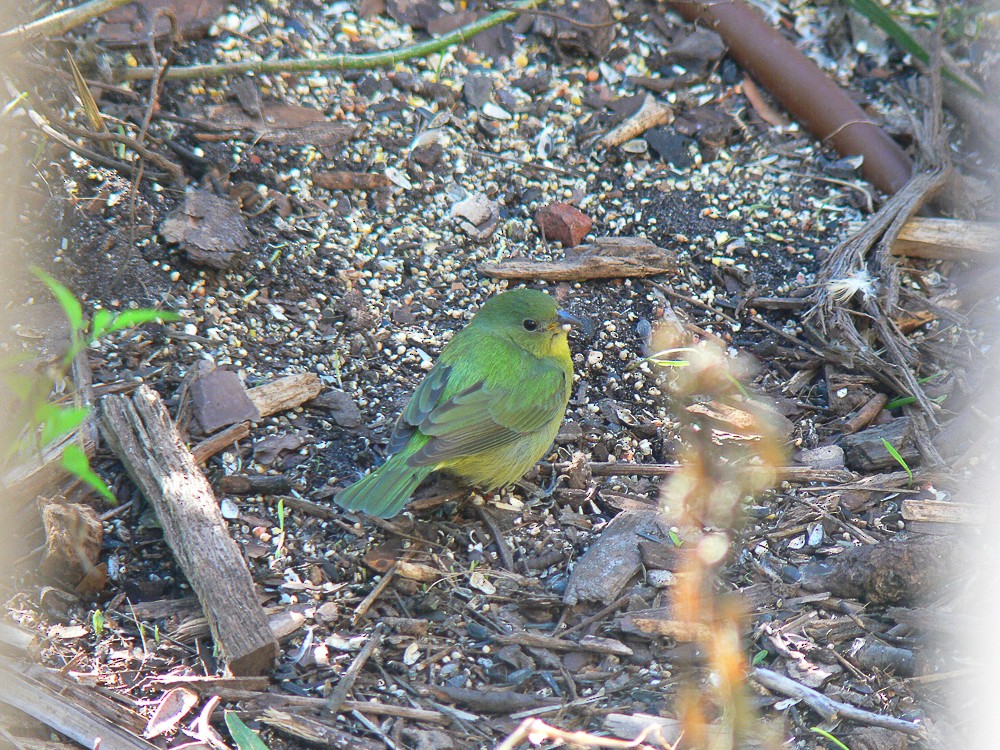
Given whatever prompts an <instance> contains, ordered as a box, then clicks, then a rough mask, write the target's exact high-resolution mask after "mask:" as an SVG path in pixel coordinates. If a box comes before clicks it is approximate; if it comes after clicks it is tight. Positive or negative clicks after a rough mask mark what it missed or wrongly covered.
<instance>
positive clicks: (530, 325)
mask: <svg viewBox="0 0 1000 750" xmlns="http://www.w3.org/2000/svg"><path fill="white" fill-rule="evenodd" d="M537 328H538V323H536V322H535V321H533V320H526V321H524V330H526V331H534V330H536V329H537Z"/></svg>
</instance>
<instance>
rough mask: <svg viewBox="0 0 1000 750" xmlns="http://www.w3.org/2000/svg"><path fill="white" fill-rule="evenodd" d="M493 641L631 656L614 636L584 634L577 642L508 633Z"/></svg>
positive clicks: (501, 643) (630, 650) (506, 644)
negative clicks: (603, 636) (601, 636)
mask: <svg viewBox="0 0 1000 750" xmlns="http://www.w3.org/2000/svg"><path fill="white" fill-rule="evenodd" d="M493 641H494V642H495V643H499V644H500V645H504V646H509V645H514V646H525V647H528V648H539V649H542V648H544V649H549V650H552V651H591V652H593V653H596V654H612V655H614V656H631V655H632V649H630V648H629V647H628V646H626V645H625V644H624V643H622V642H621V641H616V640H615V639H614V638H600V637H598V636H592V635H591V636H584V637H583V638H581V639H580V640H579V642H576V641H571V640H569V639H567V638H556V637H554V636H551V635H538V634H536V633H510V634H507V635H496V636H494V637H493Z"/></svg>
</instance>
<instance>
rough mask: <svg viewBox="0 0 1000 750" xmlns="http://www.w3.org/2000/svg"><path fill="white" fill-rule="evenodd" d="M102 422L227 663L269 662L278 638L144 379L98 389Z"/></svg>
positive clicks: (250, 671)
mask: <svg viewBox="0 0 1000 750" xmlns="http://www.w3.org/2000/svg"><path fill="white" fill-rule="evenodd" d="M101 430H102V433H103V434H104V436H105V439H106V440H107V441H108V444H109V445H110V446H111V448H112V450H114V452H115V454H116V455H117V456H118V458H119V459H120V460H121V462H122V463H123V464H124V465H125V469H126V471H127V472H128V474H129V476H130V477H131V478H132V480H133V481H134V482H135V483H136V485H137V486H138V487H139V488H140V489H141V490H142V492H143V494H144V495H145V496H146V498H147V499H148V500H149V502H150V503H151V504H152V506H153V508H154V510H155V511H156V514H157V517H158V518H159V520H160V524H161V525H162V527H163V536H164V539H165V540H166V542H167V544H168V545H169V546H170V548H171V550H172V551H173V553H174V556H175V557H176V558H177V561H178V563H179V564H180V566H181V569H182V570H183V571H184V575H185V576H186V577H187V579H188V581H189V583H190V584H191V586H192V588H193V589H194V591H195V593H196V594H197V595H198V600H199V601H200V602H201V605H202V610H203V611H204V613H205V615H206V617H207V619H208V624H209V627H210V629H211V632H212V635H213V637H214V638H215V641H216V643H217V644H218V645H219V646H220V648H221V650H222V654H223V657H224V659H225V660H226V662H227V664H228V665H229V669H230V670H231V671H232V673H233V674H235V675H254V674H262V673H263V672H265V671H267V670H269V669H271V667H272V665H273V662H274V659H275V657H276V656H277V654H278V644H277V642H276V641H275V640H274V637H273V635H272V634H271V631H270V628H269V627H268V623H267V618H266V617H265V616H264V610H263V609H262V608H261V606H260V604H259V602H258V601H257V595H256V593H255V591H254V584H253V579H252V578H251V577H250V571H249V570H248V569H247V566H246V563H245V561H244V559H243V556H242V555H241V554H240V551H239V548H238V547H237V545H236V543H235V542H234V541H233V539H232V537H230V535H229V529H228V527H227V525H226V521H225V519H223V517H222V514H221V512H220V511H219V504H218V502H217V501H216V499H215V495H214V493H213V492H212V488H211V487H210V486H209V484H208V480H207V479H205V477H204V475H203V474H202V473H201V471H199V469H198V466H197V464H196V463H195V460H194V456H192V455H191V452H190V451H189V450H188V449H187V447H185V445H184V444H183V442H182V441H181V437H180V435H179V434H178V432H177V428H176V427H175V426H174V424H173V422H172V421H171V419H170V416H169V415H168V414H167V410H166V407H165V406H164V405H163V402H162V400H161V399H160V397H159V396H158V395H157V394H156V392H155V391H153V390H152V389H151V388H149V387H148V386H142V387H140V388H139V389H138V390H136V391H135V393H133V394H132V395H131V397H129V396H119V395H110V396H105V397H104V399H103V400H102V402H101Z"/></svg>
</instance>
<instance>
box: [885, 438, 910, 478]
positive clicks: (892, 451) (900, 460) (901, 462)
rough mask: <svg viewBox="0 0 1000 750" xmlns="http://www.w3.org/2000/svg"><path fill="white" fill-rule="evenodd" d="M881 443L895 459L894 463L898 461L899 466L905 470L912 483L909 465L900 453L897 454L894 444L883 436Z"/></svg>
mask: <svg viewBox="0 0 1000 750" xmlns="http://www.w3.org/2000/svg"><path fill="white" fill-rule="evenodd" d="M882 445H884V446H885V449H886V450H887V451H889V455H890V456H892V457H893V458H894V459H896V463H898V464H899V465H900V466H902V467H903V470H904V471H905V472H906V476H908V477H909V478H910V484H912V483H913V472H912V471H910V467H909V466H908V465H907V463H906V459H904V458H903V457H902V456H901V455H899V451H898V450H896V446H894V445H893V444H892V443H890V442H889V441H888V440H886V439H885V438H882Z"/></svg>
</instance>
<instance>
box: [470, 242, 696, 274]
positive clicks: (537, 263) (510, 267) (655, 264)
mask: <svg viewBox="0 0 1000 750" xmlns="http://www.w3.org/2000/svg"><path fill="white" fill-rule="evenodd" d="M676 269H677V256H676V255H675V254H674V253H673V252H671V251H669V250H665V249H664V248H662V247H657V246H656V245H654V244H653V243H652V242H650V241H649V240H647V239H645V238H643V237H599V238H597V239H596V240H594V242H593V243H589V244H586V245H581V246H580V247H579V248H578V250H577V251H576V252H573V253H566V259H565V260H526V259H523V258H510V259H508V260H504V261H501V262H499V263H483V264H482V265H481V266H480V267H479V270H480V271H481V272H482V273H483V274H485V275H486V276H492V277H493V278H497V279H527V280H544V281H586V280H588V279H616V278H617V279H623V278H628V277H637V276H638V277H641V276H653V275H655V274H661V273H672V272H673V271H675V270H676Z"/></svg>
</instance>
